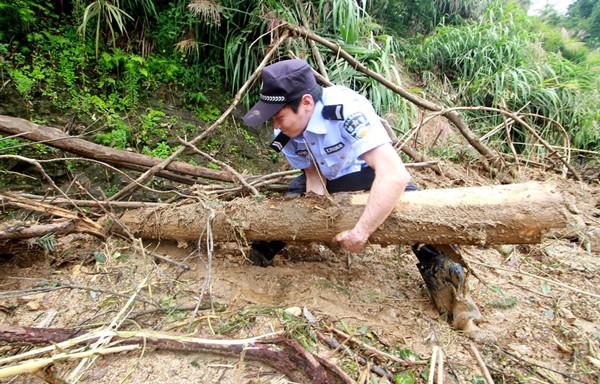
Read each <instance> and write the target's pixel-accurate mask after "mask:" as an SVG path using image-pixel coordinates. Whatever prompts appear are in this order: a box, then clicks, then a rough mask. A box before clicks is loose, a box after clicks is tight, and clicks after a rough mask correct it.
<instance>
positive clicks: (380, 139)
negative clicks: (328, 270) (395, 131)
mask: <svg viewBox="0 0 600 384" xmlns="http://www.w3.org/2000/svg"><path fill="white" fill-rule="evenodd" d="M269 119H271V120H272V122H273V125H274V128H275V140H274V141H273V142H272V143H271V147H272V148H273V149H274V150H276V151H278V152H283V154H284V155H285V157H286V158H287V160H288V162H289V164H290V165H291V166H292V167H293V168H296V169H301V170H302V171H303V174H302V175H301V176H299V177H297V178H296V179H294V180H293V181H292V183H291V184H290V187H289V192H290V193H295V194H304V193H306V192H313V193H316V194H319V195H323V194H325V190H327V191H328V192H329V193H335V192H342V191H346V192H347V191H360V190H363V191H370V192H369V198H368V201H367V204H366V206H365V209H364V211H363V213H362V215H361V216H360V218H359V220H358V221H357V222H356V224H355V225H354V227H353V228H352V229H350V230H347V231H343V232H341V233H338V234H337V235H336V236H335V238H334V240H335V241H336V242H338V243H339V244H340V245H341V246H342V247H343V248H345V249H346V250H347V251H350V252H359V251H361V250H362V249H364V247H365V245H366V244H367V241H368V239H369V236H370V235H371V234H372V233H373V232H374V231H375V230H376V229H377V228H378V227H379V226H380V225H381V224H382V223H383V222H384V221H385V219H386V218H387V217H388V216H389V214H390V213H391V212H392V210H393V208H394V206H395V204H396V202H397V201H398V199H399V198H400V196H401V195H402V193H404V191H405V190H407V191H410V190H415V189H416V187H415V186H414V184H412V183H411V182H410V180H411V177H410V175H409V173H408V172H407V170H406V168H405V167H404V164H403V163H402V160H401V159H400V157H399V156H398V154H397V152H396V151H395V149H394V148H393V146H392V144H391V139H390V137H389V135H388V134H387V132H386V130H385V129H384V127H383V126H382V124H381V121H380V119H379V117H378V116H377V114H376V113H375V111H374V109H373V107H372V105H371V103H370V102H369V101H368V100H367V99H365V98H364V97H363V96H361V95H359V94H358V93H356V92H354V91H352V90H350V89H348V88H345V87H340V86H332V87H327V88H322V87H321V86H319V85H318V84H317V82H316V80H315V77H314V75H313V73H312V69H311V67H310V66H309V65H308V63H307V62H306V61H304V60H300V59H293V60H284V61H280V62H277V63H275V64H272V65H269V66H267V67H265V68H264V69H263V71H262V85H261V90H260V101H259V102H258V103H257V104H256V105H254V107H253V108H252V109H251V110H250V111H249V112H248V113H247V114H246V115H245V116H244V122H245V124H246V125H248V126H250V127H256V126H258V125H260V124H263V123H265V122H266V121H267V120H269ZM284 247H285V243H284V242H282V241H254V242H253V243H252V249H251V250H250V255H249V256H250V260H251V261H252V263H253V264H255V265H259V266H263V267H266V266H269V265H272V261H273V258H274V257H275V255H276V254H277V253H278V252H279V251H280V250H281V249H283V248H284ZM445 249H446V250H447V251H449V252H446V254H444V253H442V252H440V251H439V249H438V248H436V247H434V246H431V245H425V246H419V245H415V246H413V251H414V252H415V254H416V255H417V258H418V259H419V264H418V267H419V271H420V272H421V275H422V276H423V278H424V280H425V283H426V285H427V288H428V290H429V292H430V293H431V295H432V298H433V300H434V303H435V304H436V306H437V307H438V309H439V310H440V311H441V312H444V313H448V315H449V317H450V318H452V317H453V316H454V318H455V320H456V319H460V321H461V322H462V323H461V324H456V322H455V326H457V327H459V328H465V324H467V325H469V326H471V325H472V320H478V319H479V317H480V315H479V311H478V310H477V307H476V306H475V305H474V304H473V303H472V302H471V301H470V299H469V298H468V297H466V296H468V295H466V285H465V271H464V269H463V266H462V265H461V264H460V263H457V262H454V261H452V259H451V258H450V257H449V255H447V253H451V252H452V249H451V248H450V247H446V248H445ZM450 256H451V255H450ZM465 300H467V303H466V305H465ZM459 307H460V310H459V309H457V308H459ZM465 308H466V309H465ZM457 311H458V312H457ZM459 312H460V313H459ZM463 323H464V324H463Z"/></svg>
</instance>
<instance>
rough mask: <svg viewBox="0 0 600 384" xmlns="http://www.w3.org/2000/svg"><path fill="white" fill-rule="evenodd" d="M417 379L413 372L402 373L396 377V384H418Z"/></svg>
mask: <svg viewBox="0 0 600 384" xmlns="http://www.w3.org/2000/svg"><path fill="white" fill-rule="evenodd" d="M416 383H417V377H416V376H415V374H414V373H413V372H401V373H397V374H396V375H395V376H394V384H416Z"/></svg>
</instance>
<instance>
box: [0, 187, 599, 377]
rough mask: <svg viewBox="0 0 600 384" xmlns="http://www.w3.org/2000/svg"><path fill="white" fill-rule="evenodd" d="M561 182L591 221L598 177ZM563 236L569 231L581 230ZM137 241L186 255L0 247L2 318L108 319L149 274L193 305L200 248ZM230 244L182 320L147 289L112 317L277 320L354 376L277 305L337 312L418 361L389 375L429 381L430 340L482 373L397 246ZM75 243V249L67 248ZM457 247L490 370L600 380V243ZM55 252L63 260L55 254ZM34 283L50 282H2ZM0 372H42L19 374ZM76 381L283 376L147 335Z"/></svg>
mask: <svg viewBox="0 0 600 384" xmlns="http://www.w3.org/2000/svg"><path fill="white" fill-rule="evenodd" d="M565 193H567V195H568V196H569V199H570V200H571V202H572V204H573V210H574V211H578V212H579V213H578V214H577V215H574V217H576V218H577V219H573V220H572V221H573V225H572V228H571V229H572V232H573V233H575V234H577V233H581V232H582V231H591V230H594V229H596V230H598V228H600V226H599V224H598V218H597V217H594V213H595V212H597V209H598V196H599V195H598V188H593V187H589V186H585V185H579V186H574V187H570V188H568V189H566V190H565ZM561 236H562V237H564V236H565V235H564V234H562V235H561ZM573 236H575V235H573ZM573 236H571V238H572V239H574V240H575V239H581V238H582V237H577V236H575V237H573ZM145 246H146V247H147V249H150V250H156V251H158V252H161V253H162V254H165V255H168V256H169V257H171V258H172V259H175V260H177V261H180V262H185V263H188V264H189V265H190V266H191V267H192V269H191V270H190V271H185V272H183V273H182V271H181V270H180V269H178V268H177V267H176V266H174V265H172V264H168V263H165V262H161V263H158V264H157V263H156V262H155V261H154V260H153V259H152V257H151V256H149V255H148V253H146V252H142V251H141V250H140V249H139V248H135V247H133V246H132V245H130V244H127V243H124V242H122V241H120V240H117V239H111V240H109V241H107V242H105V243H100V242H95V241H90V242H89V243H88V244H87V245H86V246H81V244H79V245H78V247H77V249H76V251H68V252H65V254H63V255H56V254H53V255H49V256H48V257H37V258H35V259H33V260H31V259H29V260H27V259H26V258H25V262H24V261H23V258H21V259H20V262H19V263H16V262H15V259H14V258H8V257H4V258H2V259H0V260H1V261H0V289H1V291H2V292H0V293H2V294H4V296H0V297H2V299H1V300H0V322H1V323H7V324H11V325H21V326H29V325H31V326H35V325H40V324H43V325H46V326H51V327H72V328H97V327H100V326H103V325H106V324H107V323H109V322H110V321H111V319H112V318H113V317H114V316H115V315H116V313H117V312H118V311H119V310H120V308H122V306H123V305H124V304H125V302H126V300H127V296H128V295H131V293H132V292H133V290H134V289H135V287H136V285H137V284H138V283H139V282H140V281H141V280H142V279H143V278H144V277H146V276H150V282H151V283H150V284H149V285H148V287H146V288H145V289H143V290H142V292H141V293H140V296H139V297H141V298H144V299H147V300H149V301H153V302H155V303H159V304H160V305H161V306H163V307H175V306H184V307H185V306H193V305H194V304H195V303H196V301H197V299H198V296H199V293H200V291H201V290H202V286H203V285H204V282H205V279H206V276H207V267H206V266H207V256H206V253H205V252H202V253H201V254H200V255H197V254H196V253H194V250H193V246H192V245H191V244H190V245H188V246H187V248H185V247H184V244H176V243H169V242H163V243H160V244H154V243H148V244H145ZM586 247H587V248H588V249H586ZM67 249H68V248H67ZM241 250H247V249H246V248H244V247H240V246H239V245H238V244H235V243H227V244H217V245H216V248H215V252H214V254H213V257H212V268H211V283H212V284H211V290H210V293H211V298H212V301H213V308H212V309H206V310H201V311H200V312H199V313H198V315H197V316H196V319H195V320H194V322H193V324H192V325H193V326H192V327H191V329H190V327H189V324H190V319H191V311H174V312H172V313H168V314H163V313H159V312H153V313H144V312H145V311H147V310H150V309H152V308H153V307H152V306H149V305H148V304H144V303H137V304H136V305H135V307H134V309H133V311H132V314H131V315H130V316H129V320H127V321H126V322H125V323H124V324H123V327H122V328H125V329H137V328H145V329H154V330H158V331H163V332H175V333H180V334H185V333H188V332H195V333H197V334H201V335H204V336H209V337H226V338H240V337H247V336H254V335H260V334H265V333H268V332H271V331H273V330H286V331H288V332H290V333H291V334H293V335H294V337H296V338H297V340H299V341H300V342H301V343H303V344H304V345H305V346H307V347H308V348H311V350H312V351H313V352H315V353H318V354H319V355H321V356H323V357H326V358H327V359H329V360H330V361H332V362H334V363H336V364H338V365H340V366H342V367H343V368H344V369H345V370H346V372H348V373H349V374H350V375H351V376H352V377H353V378H354V379H357V378H358V377H359V376H360V375H361V374H363V373H364V372H366V370H365V368H364V367H362V366H360V365H359V364H357V363H356V362H355V360H354V359H352V358H349V357H347V356H344V355H343V354H342V353H340V352H339V351H333V350H332V349H330V348H328V347H326V346H324V345H322V344H319V343H315V342H313V340H312V339H311V335H310V331H307V329H308V327H306V320H305V319H303V318H302V317H299V318H296V317H294V316H293V315H290V314H288V313H286V312H285V311H284V310H285V309H286V308H290V307H299V308H303V307H306V308H307V309H308V310H309V311H310V312H311V313H312V314H313V315H314V316H315V317H316V318H317V319H318V320H320V321H321V324H322V325H321V327H324V324H332V325H335V326H337V327H338V328H340V329H344V330H345V331H346V332H348V333H351V334H354V335H356V336H357V337H360V338H361V339H362V340H363V341H365V342H367V343H369V344H372V345H374V346H375V347H377V348H379V349H381V350H386V351H388V352H391V353H395V354H399V355H402V356H404V357H409V358H412V359H414V360H416V361H419V362H421V363H422V364H417V365H415V366H412V367H404V366H399V365H395V364H392V363H391V362H389V361H383V362H381V361H380V362H379V363H378V364H380V365H383V366H385V367H386V369H388V370H389V371H390V372H393V373H394V374H396V375H397V377H398V379H397V380H398V381H397V382H402V383H410V382H426V378H427V370H428V368H427V361H428V359H429V356H430V354H431V351H432V348H433V346H434V345H438V346H440V347H441V348H442V349H443V351H444V353H445V355H446V364H445V378H446V382H449V383H465V382H482V374H481V372H480V371H479V368H478V367H477V364H476V362H475V360H474V358H473V357H472V356H471V355H470V353H469V352H468V348H467V347H468V345H469V343H470V342H471V341H470V340H469V339H468V338H467V337H466V336H465V335H463V334H461V333H460V332H457V331H455V330H453V329H452V328H451V327H450V326H449V325H448V323H447V322H446V321H445V319H443V318H441V317H440V316H439V314H438V313H437V312H436V310H435V309H434V307H433V305H432V303H431V301H430V299H429V297H428V295H427V291H426V289H425V286H424V283H423V281H422V279H421V277H420V275H419V273H418V271H417V268H416V267H415V262H416V258H415V257H414V256H413V255H412V254H411V252H410V250H409V248H408V247H395V246H391V247H387V248H381V247H378V246H371V247H369V248H368V249H367V250H366V251H365V252H364V253H362V254H359V255H355V256H353V257H352V259H351V260H348V259H347V258H346V257H345V256H339V255H335V254H333V253H332V252H330V251H328V250H327V249H325V248H324V247H321V246H319V245H312V246H310V247H300V246H290V247H289V248H288V250H287V251H285V252H284V253H283V254H282V255H280V256H278V257H277V258H276V259H275V263H274V266H273V267H268V268H260V267H254V266H252V265H250V263H249V262H248V261H247V260H246V259H245V258H244V254H243V252H242V251H241ZM74 252H76V253H77V255H78V256H79V257H78V258H76V259H74V254H73V253H74ZM464 252H465V256H466V258H467V259H468V260H469V262H470V263H471V267H472V268H473V269H474V270H475V272H476V274H477V275H478V276H479V277H480V278H481V280H478V279H476V278H474V277H471V278H470V288H471V292H472V295H473V298H474V299H475V301H476V302H477V303H478V305H479V307H480V309H481V312H482V314H483V316H484V322H483V323H482V324H481V327H482V328H483V329H484V330H486V331H488V332H490V333H493V334H494V335H495V336H496V337H497V339H498V342H497V344H496V345H482V344H478V345H477V348H478V349H479V350H480V352H481V353H482V355H483V359H484V360H485V362H486V363H487V365H488V367H489V369H490V372H491V374H492V376H493V377H494V379H495V381H496V382H506V383H517V382H527V383H530V382H531V383H542V382H543V383H575V382H583V383H597V382H598V380H600V376H599V374H598V372H600V367H599V366H598V364H599V361H600V273H599V272H600V257H599V256H600V254H599V253H598V252H597V251H592V250H591V245H590V244H589V243H583V244H582V243H581V241H571V240H568V239H558V238H548V239H546V240H545V241H544V242H543V243H542V244H540V245H535V246H502V247H498V248H487V249H482V248H477V247H465V248H464ZM62 258H65V259H68V260H69V262H67V263H63V264H61V262H60V260H61V259H62ZM60 284H63V285H65V284H68V285H70V286H71V288H61V287H60V286H59V285H60ZM34 287H38V288H39V287H47V288H49V289H53V290H50V291H49V292H41V293H28V292H16V293H14V294H10V295H7V294H6V293H7V292H8V291H16V290H25V289H29V288H34ZM75 287H91V288H95V289H105V290H107V292H98V291H92V290H85V289H80V288H75ZM109 291H110V292H113V293H110V292H109ZM114 293H120V294H123V296H124V297H122V296H117V295H115V294H114ZM8 296H11V297H8ZM25 348H30V347H28V346H23V347H19V348H17V347H15V346H0V355H2V356H7V355H10V354H15V353H17V352H19V351H23V350H24V349H25ZM356 351H358V352H359V353H360V354H363V355H364V353H363V352H361V351H360V350H359V349H356ZM364 356H366V355H364ZM75 365H76V364H75V363H73V362H66V363H64V362H61V363H59V364H56V365H55V366H53V368H52V372H54V374H55V375H56V377H60V378H65V377H66V376H67V375H68V373H69V372H70V371H71V370H72V369H73V368H74V367H75ZM363 376H364V377H368V378H367V381H365V382H370V383H371V382H382V383H384V382H387V381H386V380H385V379H382V378H379V377H378V376H376V375H374V374H372V375H370V376H369V375H368V374H367V373H364V375H363ZM403 380H404V381H403ZM0 382H6V383H8V382H12V383H36V382H40V383H41V382H44V381H43V380H42V379H40V378H39V377H37V376H34V375H30V374H28V375H22V376H19V377H17V378H16V379H14V378H13V379H5V380H0ZM81 382H85V383H88V382H90V383H91V382H94V383H127V382H129V383H138V382H147V383H190V382H194V383H195V382H198V383H284V382H287V381H286V380H285V378H284V377H283V376H282V375H281V374H279V373H278V372H275V371H274V370H273V369H272V368H270V367H268V366H266V365H262V364H259V363H254V362H249V361H246V360H244V359H243V358H241V357H240V356H231V357H222V356H216V355H210V354H197V353H179V352H165V351H153V350H150V349H148V350H146V351H145V352H144V353H143V354H139V353H138V354H118V355H113V356H106V357H102V358H99V359H98V360H97V362H96V363H95V364H94V365H93V367H92V368H91V369H89V370H87V371H86V374H85V376H84V377H83V379H82V380H81Z"/></svg>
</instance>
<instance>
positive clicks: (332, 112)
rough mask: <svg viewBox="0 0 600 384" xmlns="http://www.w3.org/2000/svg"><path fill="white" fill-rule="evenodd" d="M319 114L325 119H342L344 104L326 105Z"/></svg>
mask: <svg viewBox="0 0 600 384" xmlns="http://www.w3.org/2000/svg"><path fill="white" fill-rule="evenodd" d="M321 115H323V118H324V119H326V120H344V105H343V104H336V105H326V106H324V107H323V111H322V112H321Z"/></svg>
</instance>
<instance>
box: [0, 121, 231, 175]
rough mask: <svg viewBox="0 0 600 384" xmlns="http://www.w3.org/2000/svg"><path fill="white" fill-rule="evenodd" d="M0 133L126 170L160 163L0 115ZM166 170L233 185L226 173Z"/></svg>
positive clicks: (180, 167) (179, 167)
mask: <svg viewBox="0 0 600 384" xmlns="http://www.w3.org/2000/svg"><path fill="white" fill-rule="evenodd" d="M0 132H4V133H6V134H9V135H15V134H20V137H22V138H24V139H28V140H32V141H36V142H42V141H43V142H44V143H45V144H46V145H49V146H51V147H54V148H58V149H61V150H63V151H67V152H71V153H76V154H78V155H81V156H84V157H90V158H92V159H96V160H100V161H104V162H106V163H109V164H118V165H122V166H125V167H128V166H129V164H132V165H133V166H137V167H140V166H141V167H144V168H149V167H152V166H154V165H156V164H159V163H160V161H161V160H160V159H156V158H154V157H150V156H146V155H142V154H139V153H135V152H128V151H121V150H118V149H114V148H109V147H105V146H103V145H98V144H94V143H92V142H89V141H87V140H83V139H80V138H76V137H72V136H69V135H67V134H65V133H64V132H63V131H61V130H60V129H58V128H54V127H49V126H45V125H38V124H34V123H32V122H30V121H27V120H24V119H19V118H17V117H10V116H5V115H0ZM166 169H167V170H169V171H173V172H178V173H181V174H184V175H188V176H195V177H203V178H207V179H213V180H221V181H232V180H233V178H232V176H231V175H230V174H229V173H226V172H220V171H215V170H213V169H210V168H205V167H199V166H194V165H191V164H187V163H183V162H174V163H172V164H170V165H169V166H168V167H166Z"/></svg>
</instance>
